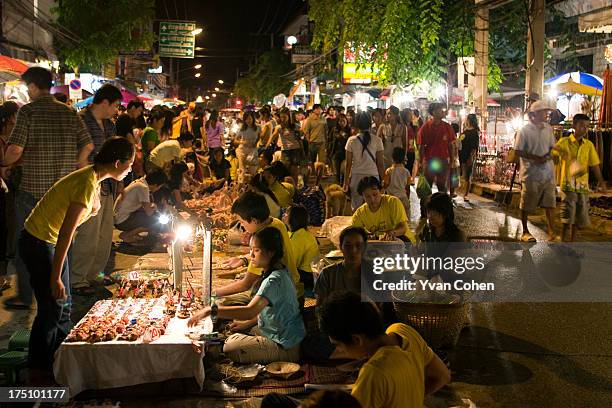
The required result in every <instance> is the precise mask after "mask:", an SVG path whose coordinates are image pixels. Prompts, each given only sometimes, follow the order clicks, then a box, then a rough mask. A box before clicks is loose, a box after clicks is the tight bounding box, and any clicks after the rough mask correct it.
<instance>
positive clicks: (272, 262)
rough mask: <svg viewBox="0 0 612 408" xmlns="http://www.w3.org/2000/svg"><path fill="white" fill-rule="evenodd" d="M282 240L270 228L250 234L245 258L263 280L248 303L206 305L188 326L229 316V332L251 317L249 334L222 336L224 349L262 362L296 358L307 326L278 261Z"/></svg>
mask: <svg viewBox="0 0 612 408" xmlns="http://www.w3.org/2000/svg"><path fill="white" fill-rule="evenodd" d="M283 242H284V238H283V237H282V235H281V232H280V231H279V230H278V229H277V228H274V227H266V228H264V229H262V230H259V231H257V232H255V234H254V235H253V236H252V237H251V242H250V247H251V251H250V260H251V264H252V265H253V266H254V267H257V268H261V270H262V281H261V284H260V285H259V288H258V290H257V293H256V294H255V296H254V297H253V299H251V301H250V302H249V304H248V305H246V306H218V307H216V306H213V307H212V308H211V307H206V308H204V309H203V310H202V311H200V312H199V313H198V314H196V315H194V316H193V317H192V318H191V319H189V322H188V324H189V326H194V325H195V324H196V323H197V322H198V321H199V320H200V319H202V318H204V317H207V316H209V315H212V318H213V321H214V320H215V318H216V317H220V318H223V319H234V323H232V325H231V326H230V328H231V329H232V330H234V331H243V330H247V329H249V328H250V327H251V326H252V323H251V322H253V321H254V320H255V319H256V320H257V326H256V327H254V328H253V329H251V330H250V332H249V334H240V333H235V334H233V335H231V336H230V337H228V338H227V340H226V341H225V345H224V347H223V352H224V353H225V355H226V356H228V357H229V358H230V359H231V360H232V361H235V362H238V363H249V364H250V363H261V364H267V363H271V362H274V361H279V360H280V361H290V362H296V361H298V360H299V358H300V343H301V341H302V340H303V339H304V337H305V335H306V329H305V327H304V322H303V320H302V316H301V314H300V309H299V306H298V300H297V297H296V296H295V294H294V290H295V285H294V283H293V280H292V278H291V275H290V272H289V270H288V269H287V268H286V267H285V265H283V263H282V260H283V258H284V247H285V245H284V244H283ZM215 315H216V316H215Z"/></svg>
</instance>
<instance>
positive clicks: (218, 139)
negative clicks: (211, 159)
mask: <svg viewBox="0 0 612 408" xmlns="http://www.w3.org/2000/svg"><path fill="white" fill-rule="evenodd" d="M206 143H207V146H208V150H212V149H217V148H222V147H223V145H224V143H223V124H222V123H221V121H220V120H219V112H217V111H216V110H214V111H212V112H211V114H210V119H208V121H207V122H206Z"/></svg>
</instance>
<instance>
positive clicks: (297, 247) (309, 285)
mask: <svg viewBox="0 0 612 408" xmlns="http://www.w3.org/2000/svg"><path fill="white" fill-rule="evenodd" d="M283 221H284V223H285V225H287V228H288V229H289V237H290V238H291V246H292V247H293V253H294V254H295V262H296V265H297V268H298V272H299V273H300V280H301V281H302V283H303V284H304V289H309V290H312V289H313V288H314V278H313V275H312V266H310V264H311V262H312V261H314V260H316V259H319V258H320V257H321V253H320V252H319V244H318V242H317V239H316V238H315V236H314V235H312V233H311V232H310V231H308V211H307V210H306V207H304V206H303V205H296V204H294V205H292V206H291V207H289V210H288V211H287V213H286V214H285V216H284V217H283Z"/></svg>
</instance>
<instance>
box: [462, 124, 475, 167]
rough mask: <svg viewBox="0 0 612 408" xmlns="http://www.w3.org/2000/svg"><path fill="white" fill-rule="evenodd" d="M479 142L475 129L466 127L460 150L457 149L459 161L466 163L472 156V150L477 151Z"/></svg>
mask: <svg viewBox="0 0 612 408" xmlns="http://www.w3.org/2000/svg"><path fill="white" fill-rule="evenodd" d="M479 144H480V138H479V137H478V131H477V130H476V129H468V130H466V131H465V132H463V137H462V139H461V151H459V162H461V163H467V161H468V160H469V158H470V157H471V156H472V152H474V151H478V145H479Z"/></svg>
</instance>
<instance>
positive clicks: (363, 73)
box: [342, 46, 383, 85]
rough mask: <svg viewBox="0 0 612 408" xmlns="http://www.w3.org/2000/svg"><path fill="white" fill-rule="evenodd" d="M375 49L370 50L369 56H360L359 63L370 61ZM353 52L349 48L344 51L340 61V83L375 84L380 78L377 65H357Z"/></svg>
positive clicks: (379, 70)
mask: <svg viewBox="0 0 612 408" xmlns="http://www.w3.org/2000/svg"><path fill="white" fill-rule="evenodd" d="M375 52H376V49H372V50H370V54H369V55H366V56H364V55H362V56H361V58H360V59H361V61H364V60H366V61H367V60H368V59H371V57H372V56H373V54H374V53H375ZM356 60H357V59H356V58H355V51H354V50H352V49H351V47H350V46H349V47H347V48H345V49H344V57H343V59H342V83H343V84H347V85H348V84H356V85H369V84H371V83H373V82H377V81H378V80H379V79H380V78H381V77H382V74H383V73H382V71H381V69H380V66H379V65H378V64H369V63H361V64H357V62H356Z"/></svg>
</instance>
